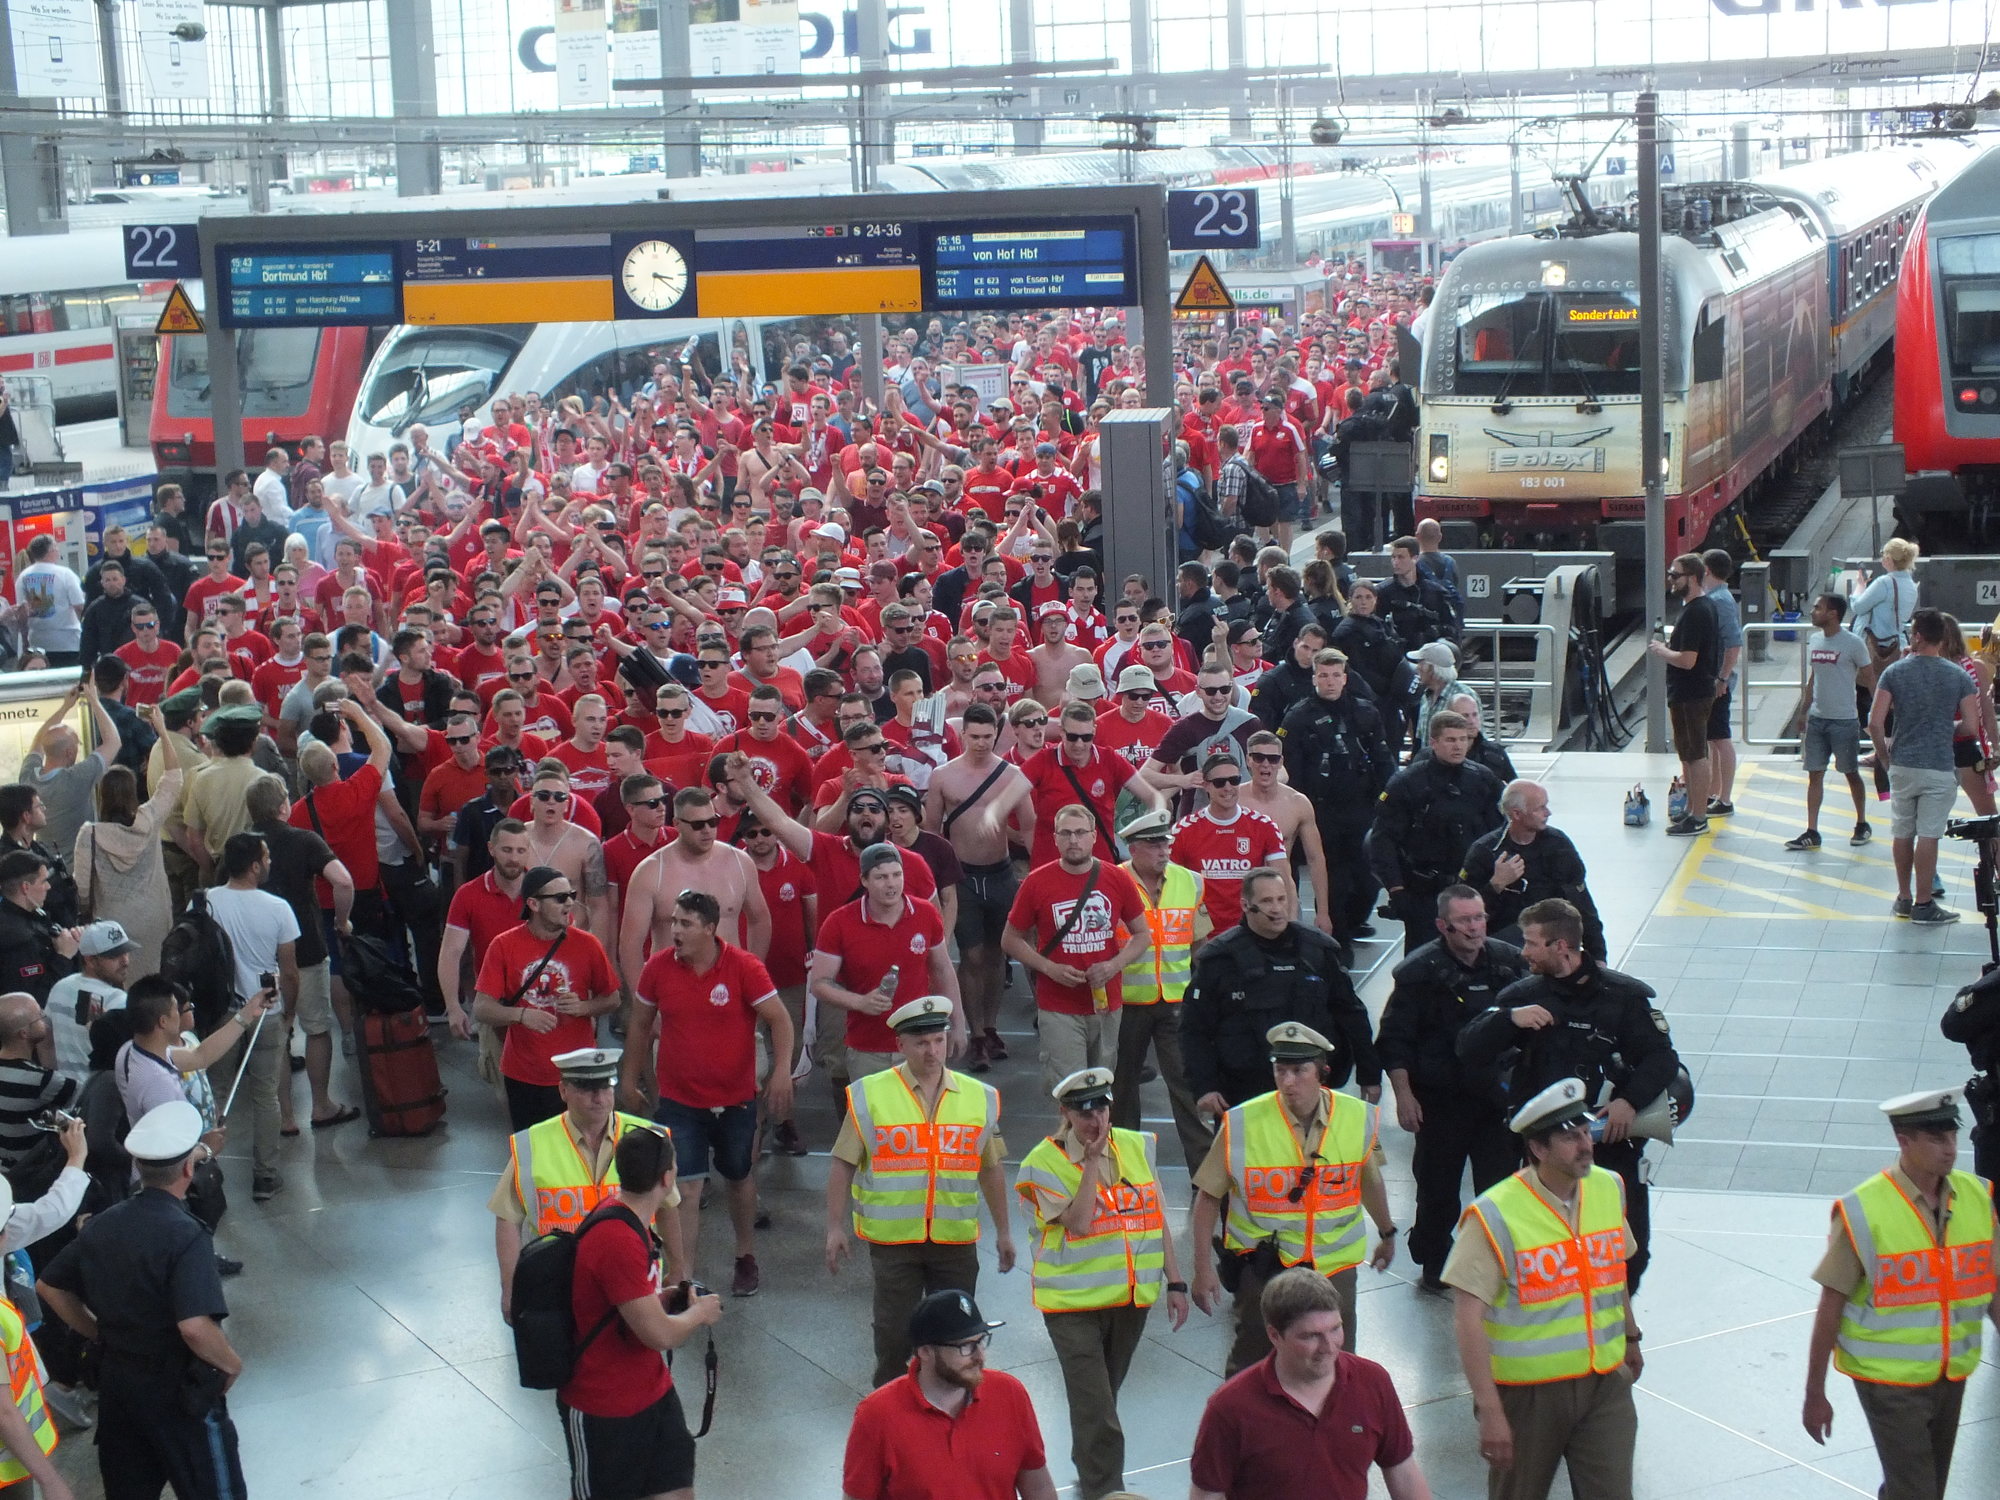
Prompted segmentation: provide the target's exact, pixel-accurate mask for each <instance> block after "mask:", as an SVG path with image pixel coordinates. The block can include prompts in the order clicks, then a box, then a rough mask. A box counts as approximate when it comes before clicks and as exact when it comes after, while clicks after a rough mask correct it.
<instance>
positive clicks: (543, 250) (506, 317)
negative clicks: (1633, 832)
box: [402, 234, 613, 325]
mask: <svg viewBox="0 0 2000 1500" xmlns="http://www.w3.org/2000/svg"><path fill="white" fill-rule="evenodd" d="M611 259H612V258H611V236H610V235H608V234H532V235H528V234H524V235H494V236H479V237H471V238H468V237H466V236H464V235H442V236H432V237H428V238H424V239H416V240H405V241H404V242H403V245H402V262H403V317H404V321H405V322H409V323H423V324H432V325H435V324H443V323H470V324H481V323H518V322H520V321H521V314H522V309H523V308H531V309H533V310H534V312H535V314H536V316H537V318H538V319H539V320H540V321H542V322H547V323H556V322H569V321H575V322H586V323H588V322H597V321H601V320H603V319H607V318H609V317H610V316H611V277H612V273H613V267H612V263H611Z"/></svg>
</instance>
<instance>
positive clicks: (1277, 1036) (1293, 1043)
mask: <svg viewBox="0 0 2000 1500" xmlns="http://www.w3.org/2000/svg"><path fill="white" fill-rule="evenodd" d="M1264 1040H1265V1041H1266V1042H1268V1043H1269V1044H1270V1047H1271V1057H1272V1059H1273V1060H1274V1061H1278V1062H1316V1061H1318V1060H1319V1059H1320V1058H1322V1057H1324V1056H1325V1055H1326V1054H1327V1053H1329V1052H1331V1051H1333V1043H1332V1042H1329V1041H1328V1040H1327V1039H1326V1038H1325V1037H1323V1036H1321V1035H1320V1034H1319V1033H1318V1032H1317V1031H1314V1030H1313V1029H1312V1027H1310V1026H1306V1025H1303V1024H1301V1023H1300V1022H1297V1021H1285V1022H1283V1023H1281V1024H1280V1025H1277V1026H1273V1027H1272V1028H1271V1029H1270V1030H1269V1031H1267V1032H1265V1033H1264Z"/></svg>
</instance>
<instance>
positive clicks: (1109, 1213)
mask: <svg viewBox="0 0 2000 1500" xmlns="http://www.w3.org/2000/svg"><path fill="white" fill-rule="evenodd" d="M1156 1149H1157V1143H1156V1139H1155V1137H1154V1136H1153V1135H1152V1134H1151V1133H1150V1132H1147V1131H1139V1130H1116V1129H1114V1130H1113V1131H1112V1132H1111V1144H1110V1149H1109V1151H1108V1152H1107V1153H1106V1162H1105V1165H1106V1166H1107V1167H1108V1168H1109V1169H1110V1171H1111V1174H1112V1181H1110V1182H1104V1181H1102V1180H1101V1178H1100V1181H1099V1182H1098V1185H1097V1207H1096V1212H1095V1213H1094V1214H1093V1216H1092V1218H1091V1221H1090V1228H1089V1229H1087V1230H1085V1231H1084V1232H1083V1233H1082V1234H1072V1233H1070V1231H1069V1230H1067V1229H1065V1228H1064V1227H1063V1225H1062V1223H1061V1221H1060V1220H1056V1219H1042V1218H1041V1213H1042V1210H1043V1209H1044V1208H1045V1207H1046V1206H1047V1205H1048V1204H1049V1203H1050V1202H1054V1201H1060V1202H1065V1203H1067V1202H1068V1201H1069V1200H1071V1199H1073V1198H1074V1197H1075V1196H1076V1192H1077V1189H1078V1188H1079V1187H1080V1186H1082V1183H1083V1165H1082V1163H1080V1162H1074V1161H1071V1160H1070V1157H1069V1153H1068V1152H1067V1151H1065V1150H1064V1149H1063V1148H1062V1145H1061V1143H1060V1142H1058V1141H1057V1140H1056V1139H1055V1138H1054V1137H1053V1136H1051V1137H1049V1138H1048V1139H1045V1140H1042V1141H1038V1142H1036V1144H1035V1148H1034V1150H1032V1151H1030V1152H1029V1153H1028V1154H1027V1156H1025V1157H1024V1158H1022V1161H1021V1175H1020V1178H1019V1181H1018V1183H1017V1184H1016V1189H1017V1191H1018V1192H1019V1193H1020V1194H1021V1197H1022V1198H1023V1199H1024V1200H1025V1201H1026V1202H1027V1204H1028V1206H1029V1207H1030V1208H1031V1209H1033V1210H1034V1211H1035V1214H1036V1217H1037V1219H1038V1221H1039V1223H1040V1228H1039V1230H1038V1231H1037V1233H1036V1235H1035V1242H1034V1256H1035V1263H1034V1271H1033V1281H1034V1292H1035V1306H1036V1307H1038V1308H1040V1309H1041V1310H1042V1311H1043V1312H1088V1311H1091V1310H1093V1309H1096V1308H1101V1307H1126V1306H1131V1307H1151V1306H1152V1305H1153V1304H1154V1303H1155V1302H1157V1301H1158V1300H1159V1298H1160V1288H1161V1285H1162V1283H1163V1282H1164V1281H1165V1279H1166V1267H1167V1219H1166V1213H1165V1211H1164V1210H1163V1209H1162V1208H1161V1206H1160V1184H1159V1178H1158V1174H1157V1173H1156V1171H1155V1170H1154V1159H1153V1158H1154V1152H1155V1150H1156ZM1037 1189H1039V1191H1037ZM1044 1195H1046V1196H1044Z"/></svg>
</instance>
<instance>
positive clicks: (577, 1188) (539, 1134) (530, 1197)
mask: <svg viewBox="0 0 2000 1500" xmlns="http://www.w3.org/2000/svg"><path fill="white" fill-rule="evenodd" d="M635 1125H636V1126H638V1127H639V1128H640V1129H641V1130H651V1129H653V1128H654V1127H653V1126H652V1125H651V1124H649V1123H648V1122H647V1121H645V1120H642V1119H640V1118H639V1117H638V1116H637V1115H628V1114H626V1113H624V1112H623V1111H619V1112H617V1113H615V1114H613V1115H612V1116H611V1123H610V1126H609V1127H608V1129H609V1133H610V1136H611V1140H612V1142H613V1143H614V1144H615V1143H616V1142H617V1140H618V1137H619V1136H620V1135H622V1134H624V1132H625V1131H627V1130H629V1129H631V1128H632V1127H633V1126H635ZM508 1149H509V1150H510V1151H511V1152H512V1153H513V1165H512V1170H513V1173H514V1190H515V1191H516V1192H517V1193H519V1194H520V1195H521V1204H522V1206H523V1207H525V1208H526V1209H527V1210H528V1235H529V1238H533V1237H534V1236H535V1235H538V1234H547V1233H549V1232H550V1231H551V1230H556V1229H574V1228H576V1226H577V1225H579V1224H581V1223H582V1222H583V1221H584V1218H585V1217H586V1216H587V1215H588V1214H589V1213H590V1211H591V1210H592V1209H593V1208H595V1207H597V1205H598V1204H600V1203H602V1202H603V1201H604V1200H605V1199H607V1198H609V1197H610V1196H611V1195H612V1194H613V1193H615V1192H616V1191H617V1190H618V1185H617V1183H615V1182H611V1181H607V1180H604V1179H600V1178H599V1177H598V1175H597V1173H596V1171H595V1170H594V1168H595V1167H596V1165H597V1164H596V1163H595V1162H591V1161H585V1160H584V1156H583V1147H582V1145H581V1144H579V1143H578V1141H577V1139H576V1133H575V1132H574V1131H573V1130H572V1129H571V1128H570V1123H569V1115H568V1113H567V1112H565V1113H563V1114H559V1115H555V1116H552V1117H551V1118H549V1119H546V1120H543V1121H541V1122H540V1123H539V1124H535V1125H530V1126H529V1127H528V1128H527V1129H526V1130H523V1131H520V1132H518V1133H517V1134H515V1135H514V1136H512V1137H511V1138H510V1139H509V1141H508ZM607 1175H608V1173H607Z"/></svg>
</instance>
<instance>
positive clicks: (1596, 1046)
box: [1458, 955, 1680, 1292]
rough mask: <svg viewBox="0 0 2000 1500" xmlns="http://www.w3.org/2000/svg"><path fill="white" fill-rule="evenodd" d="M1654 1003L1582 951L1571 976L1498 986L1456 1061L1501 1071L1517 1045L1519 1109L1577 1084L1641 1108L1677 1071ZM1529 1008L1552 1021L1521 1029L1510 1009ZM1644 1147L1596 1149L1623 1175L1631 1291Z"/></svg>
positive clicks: (1645, 1229) (1646, 1232)
mask: <svg viewBox="0 0 2000 1500" xmlns="http://www.w3.org/2000/svg"><path fill="white" fill-rule="evenodd" d="M1652 1002H1653V987H1652V986H1651V985H1649V984H1647V983H1646V982H1645V981H1644V980H1641V979H1635V978H1633V977H1632V976H1631V975H1630V974H1621V973H1619V972H1618V970H1616V969H1612V968H1607V967H1606V966H1605V965H1603V964H1601V963H1599V962H1598V961H1597V960H1596V959H1594V958H1591V957H1589V956H1588V955H1585V956H1584V958H1583V962H1582V965H1581V966H1580V967H1579V968H1578V969H1577V970H1576V972H1575V973H1573V974H1571V975H1570V976H1569V978H1567V979H1555V978H1552V977H1550V976H1548V975H1546V974H1530V975H1529V976H1528V977H1527V978H1526V979H1523V980H1520V981H1518V982H1517V983H1514V984H1511V985H1509V986H1508V987H1507V988H1506V989H1505V990H1502V991H1501V993H1500V998H1499V1001H1498V1003H1497V1004H1496V1005H1495V1006H1494V1008H1493V1009H1492V1010H1489V1011H1487V1012H1486V1013H1485V1014H1484V1015H1481V1016H1475V1017H1474V1018H1473V1019H1472V1020H1471V1021H1470V1022H1468V1023H1467V1024H1466V1027H1465V1029H1464V1030H1463V1031H1462V1032H1460V1033H1459V1038H1458V1056H1459V1060H1460V1061H1461V1062H1464V1063H1465V1064H1467V1065H1468V1066H1470V1067H1473V1068H1489V1067H1494V1066H1496V1065H1504V1061H1505V1054H1506V1053H1508V1052H1509V1051H1510V1050H1512V1049H1515V1048H1518V1049H1519V1056H1518V1058H1517V1060H1516V1061H1515V1062H1514V1064H1513V1069H1512V1077H1511V1079H1510V1080H1509V1083H1508V1089H1507V1097H1508V1099H1509V1100H1510V1101H1512V1102H1513V1103H1515V1104H1519V1103H1521V1102H1522V1101H1524V1100H1528V1099H1532V1098H1534V1097H1535V1095H1536V1094H1538V1093H1540V1092H1541V1091H1542V1090H1543V1089H1545V1088H1547V1087H1548V1086H1549V1085H1550V1084H1552V1083H1555V1082H1557V1081H1559V1080H1561V1079H1564V1078H1577V1079H1581V1080H1582V1081H1583V1092H1584V1098H1585V1099H1586V1100H1587V1101H1588V1102H1589V1104H1590V1106H1591V1108H1593V1109H1596V1108H1599V1107H1600V1106H1602V1105H1603V1104H1605V1103H1607V1102H1609V1100H1610V1099H1623V1100H1625V1101H1626V1102H1627V1103H1629V1104H1631V1105H1632V1107H1633V1108H1634V1109H1644V1108H1645V1107H1646V1106H1647V1105H1649V1104H1651V1103H1652V1102H1653V1101H1654V1100H1655V1099H1657V1098H1659V1097H1660V1095H1661V1094H1662V1093H1664V1092H1666V1089H1667V1087H1668V1085H1670V1084H1671V1083H1672V1082H1673V1081H1674V1074H1675V1072H1676V1070H1677V1069H1678V1068H1679V1067H1680V1057H1679V1055H1678V1054H1677V1053H1675V1051H1674V1041H1673V1036H1672V1035H1671V1033H1669V1031H1668V1029H1667V1020H1666V1017H1665V1016H1663V1015H1661V1014H1660V1013H1659V1012H1658V1011H1657V1010H1655V1009H1654V1008H1653V1003H1652ZM1526 1005H1539V1006H1542V1007H1543V1008H1544V1009H1546V1010H1547V1011H1548V1013H1549V1014H1550V1015H1552V1016H1554V1017H1555V1024H1554V1025H1552V1026H1545V1027H1542V1028H1541V1029H1540V1030H1537V1031H1527V1030H1523V1029H1522V1028H1521V1027H1518V1026H1516V1025H1515V1024H1514V1020H1513V1012H1514V1011H1515V1010H1517V1009H1519V1008H1520V1007H1522V1006H1526ZM1607 1083H1608V1084H1609V1085H1610V1086H1611V1087H1610V1090H1609V1093H1608V1096H1607V1093H1606V1090H1605V1085H1606V1084H1607ZM1645 1148H1646V1143H1645V1142H1644V1141H1640V1140H1631V1139H1626V1140H1623V1141H1617V1142H1614V1143H1610V1144H1605V1143H1602V1142H1600V1143H1599V1145H1598V1147H1597V1153H1596V1161H1597V1165H1598V1166H1600V1167H1605V1168H1608V1169H1609V1170H1611V1171H1613V1172H1616V1173H1617V1174H1618V1175H1619V1176H1620V1177H1622V1178H1624V1179H1625V1217H1626V1219H1627V1221H1628V1222H1629V1223H1630V1224H1631V1226H1632V1237H1633V1239H1634V1240H1635V1241H1636V1242H1637V1244H1638V1250H1637V1253H1636V1254H1634V1255H1633V1257H1632V1259H1631V1260H1630V1261H1629V1262H1628V1263H1627V1265H1626V1268H1625V1269H1626V1280H1627V1281H1628V1282H1629V1283H1630V1285H1631V1288H1632V1290H1633V1291H1635V1292H1636V1291H1637V1290H1638V1289H1639V1278H1640V1277H1641V1276H1643V1275H1644V1274H1645V1270H1646V1263H1647V1261H1648V1259H1649V1258H1650V1252H1649V1250H1648V1245H1649V1242H1650V1239H1651V1226H1652V1215H1651V1212H1650V1205H1649V1203H1648V1200H1647V1196H1646V1184H1645V1183H1644V1182H1642V1181H1640V1178H1639V1161H1640V1157H1641V1156H1642V1155H1643V1154H1644V1152H1645Z"/></svg>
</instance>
